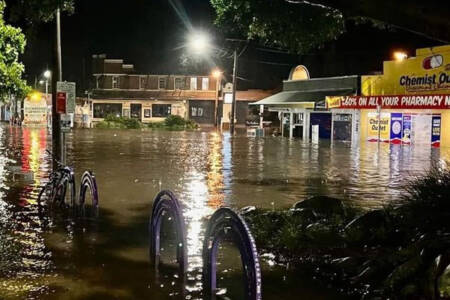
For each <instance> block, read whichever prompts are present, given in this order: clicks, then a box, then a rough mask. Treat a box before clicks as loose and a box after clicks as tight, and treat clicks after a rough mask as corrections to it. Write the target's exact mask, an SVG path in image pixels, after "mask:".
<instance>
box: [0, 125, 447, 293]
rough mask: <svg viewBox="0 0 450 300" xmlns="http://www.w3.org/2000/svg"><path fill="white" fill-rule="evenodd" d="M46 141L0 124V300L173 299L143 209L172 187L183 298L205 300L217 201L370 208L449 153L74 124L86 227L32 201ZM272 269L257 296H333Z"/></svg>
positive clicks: (74, 158) (71, 144) (174, 287)
mask: <svg viewBox="0 0 450 300" xmlns="http://www.w3.org/2000/svg"><path fill="white" fill-rule="evenodd" d="M48 139H49V137H48V135H47V132H46V130H40V129H21V128H12V127H9V126H5V125H2V126H0V185H1V188H0V298H7V299H9V298H11V299H13V298H14V297H13V296H15V298H26V297H25V296H27V295H30V294H32V295H33V297H34V298H37V299H64V298H71V297H72V298H76V299H85V298H89V297H91V298H92V297H93V298H94V299H100V298H102V297H103V298H111V299H112V298H116V299H117V298H120V299H141V298H145V297H153V298H155V299H173V298H176V293H180V290H181V289H183V287H181V286H180V285H181V283H180V281H181V280H179V279H177V280H175V279H174V278H175V277H174V276H175V275H174V274H172V273H170V272H172V271H169V272H166V273H163V272H161V277H160V278H159V280H160V281H159V282H158V285H156V283H155V282H156V281H155V280H156V279H155V277H154V275H153V274H152V273H151V272H150V270H151V268H150V266H149V264H148V240H147V239H148V236H147V225H148V223H147V222H148V216H149V211H150V207H151V199H153V197H154V196H155V195H156V194H157V193H158V192H159V191H160V190H161V189H171V190H173V191H174V192H175V193H176V195H177V196H178V197H179V198H180V200H181V201H182V203H183V209H184V215H185V217H186V220H187V233H188V238H187V242H188V255H189V261H190V265H189V273H188V276H187V287H186V294H185V296H183V298H185V297H187V296H189V297H191V299H195V298H201V297H200V290H201V266H202V258H201V251H202V246H203V244H202V242H203V235H204V230H205V227H204V225H205V222H206V221H207V218H208V216H209V215H211V214H212V213H213V212H214V211H215V210H216V209H217V208H218V207H220V206H222V205H227V206H231V207H233V208H241V207H244V206H248V205H255V206H257V207H261V208H270V209H271V208H275V209H282V208H288V207H290V206H291V205H292V204H293V203H295V202H296V201H299V200H301V199H304V198H305V197H308V196H311V195H317V194H321V195H329V196H335V197H339V198H342V199H344V200H345V201H347V202H348V203H350V204H352V205H355V206H359V207H362V208H365V209H370V208H375V207H379V206H381V205H384V204H386V203H388V202H389V201H393V200H395V199H397V198H398V197H399V195H400V194H401V193H402V190H401V188H402V186H403V185H404V183H405V182H406V180H407V179H408V178H410V177H411V176H414V175H417V174H420V173H421V172H423V171H425V170H427V169H428V168H429V167H430V166H431V164H432V163H433V162H438V163H439V162H441V164H442V161H443V160H445V159H449V158H450V149H444V148H443V149H430V148H428V147H402V146H397V145H392V146H391V145H387V144H380V145H378V144H373V143H363V144H361V145H359V146H355V145H350V144H346V143H333V144H331V143H329V142H324V141H320V142H319V143H318V144H309V143H304V142H302V141H300V140H288V139H282V138H275V137H266V138H247V137H246V136H243V135H238V136H235V137H231V136H230V135H229V134H228V133H224V134H221V133H216V132H167V131H133V130H130V131H128V130H126V131H125V130H75V131H74V132H73V133H71V134H69V136H68V154H69V155H68V161H69V163H70V164H71V165H72V166H73V167H74V168H75V170H76V178H80V176H81V173H82V172H83V171H84V170H86V169H91V170H94V171H95V173H96V177H97V180H98V185H99V190H100V197H101V203H100V206H101V212H100V218H99V221H98V224H95V226H93V225H92V224H84V223H80V222H75V221H73V220H71V219H68V218H65V217H64V216H63V217H62V220H60V221H58V222H56V223H54V224H55V225H54V227H52V228H50V229H43V228H42V225H41V223H40V222H41V220H40V219H39V217H38V212H37V208H36V204H35V201H36V195H37V193H38V190H39V186H40V185H42V184H43V183H44V181H45V180H46V178H47V176H48V172H49V166H50V165H49V162H50V158H49V157H47V155H46V153H45V148H46V147H48ZM24 174H33V176H32V177H27V175H24ZM225 250H226V249H225ZM231 252H232V251H231ZM231 252H228V251H225V252H224V253H226V254H227V255H228V254H229V253H231ZM227 255H224V257H223V259H226V257H227ZM231 255H233V254H231ZM235 261H236V255H234V256H233V257H232V258H231V260H230V261H224V266H225V265H226V266H227V267H226V269H227V270H230V269H238V266H236V264H237V262H235ZM233 266H234V267H233ZM275 268H276V267H273V266H272V267H266V269H264V270H265V271H264V270H263V272H265V273H264V274H263V276H264V278H271V279H270V280H268V279H265V280H264V289H265V291H264V295H265V296H264V298H265V299H279V298H281V296H282V295H284V296H285V297H286V298H289V297H290V296H292V291H295V293H298V294H300V293H304V294H305V295H309V296H310V297H309V298H310V299H313V298H322V299H330V298H327V297H325V296H324V295H325V294H323V291H320V290H315V289H313V290H311V289H309V290H308V288H309V287H308V284H304V285H302V286H300V285H299V283H298V282H296V280H294V277H292V280H291V281H292V282H291V281H290V280H284V279H282V278H285V276H284V274H285V270H281V271H279V272H278V273H276V276H275V275H274V273H273V272H275V271H274V269H275ZM268 270H270V271H268ZM231 273H232V272H231ZM238 277H239V276H234V275H233V276H231V277H229V278H230V280H231V281H233V280H234V279H236V280H238V279H239V278H238ZM277 278H278V279H277ZM227 280H228V279H227ZM231 281H230V282H231ZM234 285H235V286H237V287H238V288H240V287H241V285H240V283H239V284H238V283H237V281H236V284H232V285H231V288H233V287H232V286H234ZM227 287H228V284H227ZM280 287H283V288H282V291H280ZM8 289H9V290H8ZM19 290H20V291H19ZM5 291H6V292H5ZM30 291H36V292H35V293H33V292H30ZM230 292H232V291H230ZM181 294H182V293H181ZM181 294H179V295H181ZM12 295H13V296H12ZM24 295H25V296H24ZM74 295H79V296H74ZM171 295H172V296H171ZM280 295H281V296H280ZM326 295H328V294H326ZM22 296H23V297H22Z"/></svg>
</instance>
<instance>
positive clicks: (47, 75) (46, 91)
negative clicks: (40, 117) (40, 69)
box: [44, 70, 53, 128]
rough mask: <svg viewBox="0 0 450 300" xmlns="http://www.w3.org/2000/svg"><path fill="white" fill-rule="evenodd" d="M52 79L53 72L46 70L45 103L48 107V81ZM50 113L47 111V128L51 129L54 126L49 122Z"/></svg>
mask: <svg viewBox="0 0 450 300" xmlns="http://www.w3.org/2000/svg"><path fill="white" fill-rule="evenodd" d="M51 77H52V72H50V70H45V72H44V78H45V103H46V105H48V81H49V80H50V78H51ZM48 115H49V113H48V109H47V127H49V128H50V126H51V125H50V124H53V122H52V123H50V122H49V116H48Z"/></svg>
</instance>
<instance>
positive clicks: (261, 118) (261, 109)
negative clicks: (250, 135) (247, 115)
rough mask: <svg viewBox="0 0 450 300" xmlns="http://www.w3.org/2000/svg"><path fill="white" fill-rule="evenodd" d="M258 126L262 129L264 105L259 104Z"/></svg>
mask: <svg viewBox="0 0 450 300" xmlns="http://www.w3.org/2000/svg"><path fill="white" fill-rule="evenodd" d="M259 128H260V129H264V105H260V106H259Z"/></svg>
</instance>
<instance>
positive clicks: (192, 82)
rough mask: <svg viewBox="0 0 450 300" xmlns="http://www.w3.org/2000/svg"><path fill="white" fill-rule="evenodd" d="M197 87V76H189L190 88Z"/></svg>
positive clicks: (194, 88)
mask: <svg viewBox="0 0 450 300" xmlns="http://www.w3.org/2000/svg"><path fill="white" fill-rule="evenodd" d="M196 89H197V77H191V90H194V91H195V90H196Z"/></svg>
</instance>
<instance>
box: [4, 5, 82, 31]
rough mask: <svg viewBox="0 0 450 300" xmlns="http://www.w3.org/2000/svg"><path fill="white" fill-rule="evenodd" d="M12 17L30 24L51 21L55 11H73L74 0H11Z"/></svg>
mask: <svg viewBox="0 0 450 300" xmlns="http://www.w3.org/2000/svg"><path fill="white" fill-rule="evenodd" d="M8 2H9V6H10V8H11V9H10V17H11V19H12V20H14V21H19V20H27V21H28V23H29V24H31V25H32V24H34V23H36V22H42V21H43V22H49V21H52V20H53V18H54V16H55V11H56V9H57V8H60V9H61V10H62V11H66V12H69V13H71V12H73V10H74V0H9V1H8Z"/></svg>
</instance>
